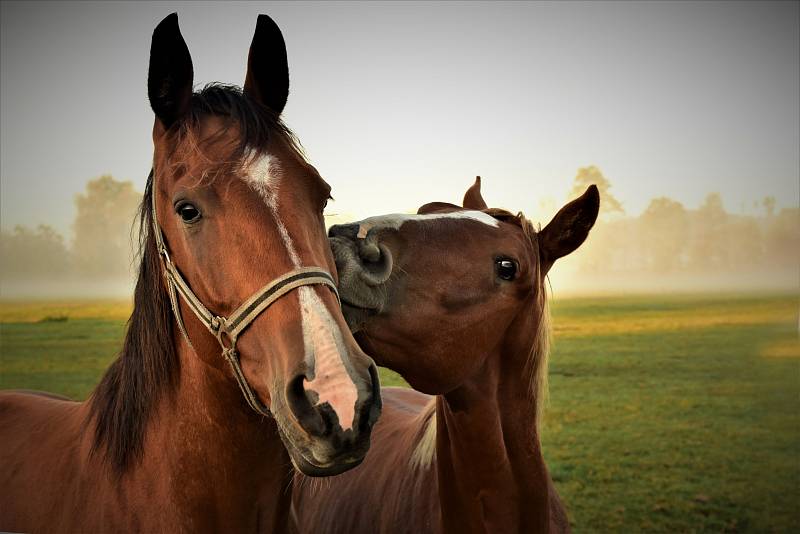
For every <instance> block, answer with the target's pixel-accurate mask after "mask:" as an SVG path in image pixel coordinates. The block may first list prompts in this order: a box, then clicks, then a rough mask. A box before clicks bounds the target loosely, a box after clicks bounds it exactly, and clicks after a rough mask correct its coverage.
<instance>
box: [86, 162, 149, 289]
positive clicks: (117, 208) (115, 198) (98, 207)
mask: <svg viewBox="0 0 800 534" xmlns="http://www.w3.org/2000/svg"><path fill="white" fill-rule="evenodd" d="M141 198H142V197H141V194H140V193H138V192H137V191H136V190H135V189H134V188H133V183H131V182H128V181H126V182H120V181H117V180H115V179H114V178H112V177H111V176H110V175H103V176H101V177H99V178H97V179H95V180H90V181H89V182H88V183H87V184H86V192H85V193H83V194H79V195H77V196H76V197H75V206H76V207H77V211H78V213H77V215H76V217H75V223H74V225H73V230H74V231H75V240H74V242H73V245H72V252H73V257H74V259H75V266H76V268H77V270H78V271H79V272H80V273H82V274H85V275H90V276H108V277H117V276H124V275H128V274H129V271H130V264H131V253H132V250H133V248H132V240H131V229H132V222H133V218H134V216H135V214H136V209H137V207H138V205H139V202H140V201H141Z"/></svg>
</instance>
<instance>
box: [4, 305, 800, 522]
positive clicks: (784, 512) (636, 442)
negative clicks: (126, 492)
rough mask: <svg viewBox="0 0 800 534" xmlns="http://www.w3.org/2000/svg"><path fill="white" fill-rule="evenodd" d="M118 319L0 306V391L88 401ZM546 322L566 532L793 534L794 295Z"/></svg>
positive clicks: (114, 312) (796, 417)
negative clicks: (59, 395)
mask: <svg viewBox="0 0 800 534" xmlns="http://www.w3.org/2000/svg"><path fill="white" fill-rule="evenodd" d="M128 313H129V304H128V303H127V302H78V303H75V302H61V303H59V302H47V303H44V302H4V303H2V304H0V387H2V388H31V389H44V390H49V391H54V392H58V393H62V394H65V395H68V396H70V397H73V398H76V399H83V398H86V396H87V395H88V394H89V393H90V392H91V390H92V387H93V386H94V384H95V383H96V382H97V381H98V379H99V376H100V374H101V373H102V371H103V369H104V368H105V367H106V366H107V365H108V363H109V361H110V360H111V359H112V358H113V357H114V354H115V352H116V351H117V350H118V348H119V346H120V341H121V337H122V335H123V332H124V327H125V319H126V318H127V314H128ZM553 325H554V337H555V344H554V350H553V354H552V357H551V366H550V392H551V400H550V407H549V409H548V411H547V415H546V418H545V425H544V428H543V444H544V449H545V456H546V458H547V462H548V465H549V467H550V470H551V472H552V475H553V478H554V479H555V482H556V485H557V486H558V488H559V490H560V492H561V494H562V497H563V499H564V501H565V503H566V504H567V507H568V509H569V513H570V517H571V520H572V522H573V525H574V528H575V530H576V531H578V532H594V531H616V532H633V531H639V530H647V531H660V532H674V531H681V532H690V531H709V532H724V531H730V532H746V531H755V532H785V531H797V530H798V529H800V510H799V509H798V506H799V503H800V410H799V409H798V408H800V342H798V298H797V296H783V297H782V296H772V297H760V298H756V297H752V296H740V297H736V296H727V297H722V296H706V297H700V296H684V297H657V298H656V297H653V298H645V297H635V298H634V297H631V298H598V299H567V300H560V301H558V302H556V303H555V305H554V307H553ZM382 379H383V383H384V384H392V385H396V384H399V383H401V381H400V380H399V379H398V378H397V376H396V375H393V374H391V373H388V372H386V371H385V370H382Z"/></svg>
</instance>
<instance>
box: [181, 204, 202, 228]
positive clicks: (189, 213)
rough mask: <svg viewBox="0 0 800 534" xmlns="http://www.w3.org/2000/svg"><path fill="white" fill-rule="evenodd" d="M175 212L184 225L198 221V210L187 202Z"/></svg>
mask: <svg viewBox="0 0 800 534" xmlns="http://www.w3.org/2000/svg"><path fill="white" fill-rule="evenodd" d="M177 212H178V215H180V216H181V219H182V220H183V222H185V223H193V222H197V221H198V220H199V219H200V210H198V209H197V208H195V207H194V206H193V205H192V204H189V203H188V202H186V203H183V204H181V205H180V206H178V209H177Z"/></svg>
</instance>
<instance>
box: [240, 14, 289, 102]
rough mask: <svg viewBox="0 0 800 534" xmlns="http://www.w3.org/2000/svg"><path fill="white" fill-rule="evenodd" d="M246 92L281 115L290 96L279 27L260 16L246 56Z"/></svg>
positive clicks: (285, 60)
mask: <svg viewBox="0 0 800 534" xmlns="http://www.w3.org/2000/svg"><path fill="white" fill-rule="evenodd" d="M244 92H245V94H246V95H247V96H249V97H250V98H252V99H254V100H256V101H258V102H261V103H262V104H263V105H265V106H266V107H268V108H269V109H271V110H272V111H274V112H275V114H276V115H280V114H281V111H283V107H284V106H285V105H286V99H287V98H288V97H289V63H288V61H287V59H286V43H285V42H284V40H283V35H282V34H281V30H280V28H278V25H277V24H275V21H274V20H272V19H271V18H269V17H268V16H267V15H259V16H258V22H257V23H256V33H255V34H254V35H253V42H252V43H251V44H250V53H249V54H248V56H247V76H246V77H245V80H244Z"/></svg>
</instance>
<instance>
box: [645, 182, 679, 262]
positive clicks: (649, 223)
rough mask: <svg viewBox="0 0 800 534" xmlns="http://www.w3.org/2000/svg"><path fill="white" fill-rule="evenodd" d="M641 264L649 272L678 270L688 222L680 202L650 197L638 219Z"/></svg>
mask: <svg viewBox="0 0 800 534" xmlns="http://www.w3.org/2000/svg"><path fill="white" fill-rule="evenodd" d="M639 223H640V226H641V233H642V242H641V243H640V245H641V247H642V249H643V250H642V252H643V253H644V255H645V258H646V259H645V265H646V268H647V269H648V270H651V271H653V272H657V273H658V272H671V271H676V270H678V269H679V268H680V267H681V265H682V264H683V262H684V258H683V256H684V252H685V250H686V246H687V243H686V231H687V229H688V226H689V219H688V216H687V214H686V209H684V207H683V205H682V204H681V203H680V202H676V201H674V200H672V199H669V198H667V197H659V198H654V199H653V200H651V201H650V205H649V206H648V207H647V209H646V210H645V211H644V213H642V215H641V217H639Z"/></svg>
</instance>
